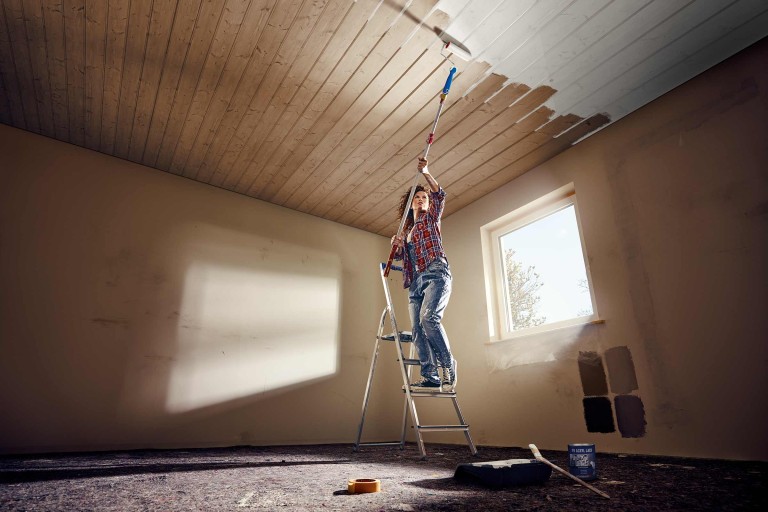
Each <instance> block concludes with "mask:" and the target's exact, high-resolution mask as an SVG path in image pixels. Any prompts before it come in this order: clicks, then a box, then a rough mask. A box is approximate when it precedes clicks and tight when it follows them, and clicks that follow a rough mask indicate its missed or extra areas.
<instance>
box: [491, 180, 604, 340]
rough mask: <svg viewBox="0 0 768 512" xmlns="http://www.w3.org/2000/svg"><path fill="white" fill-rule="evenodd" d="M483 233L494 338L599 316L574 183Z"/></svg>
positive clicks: (569, 324) (580, 322)
mask: <svg viewBox="0 0 768 512" xmlns="http://www.w3.org/2000/svg"><path fill="white" fill-rule="evenodd" d="M481 234H482V239H483V257H484V260H485V261H484V263H485V276H486V293H487V298H488V305H489V306H488V307H489V311H488V317H489V323H490V327H491V338H492V340H496V341H497V340H503V339H509V338H514V337H518V336H522V335H527V334H533V333H538V332H544V331H549V330H553V329H559V328H561V327H568V326H571V325H578V324H585V323H590V322H594V321H596V320H597V318H598V317H597V310H596V308H595V301H594V294H593V291H592V286H591V280H590V276H589V268H588V266H587V264H586V258H585V257H584V254H585V251H584V243H583V240H582V237H581V230H580V229H579V216H578V209H577V204H576V195H575V192H574V188H573V185H572V184H571V185H568V186H566V187H563V188H561V189H558V190H557V191H555V192H552V193H551V194H547V195H546V196H544V197H542V198H541V199H538V200H536V201H534V202H532V203H530V204H528V205H526V206H524V207H522V208H519V209H517V210H515V211H513V212H512V213H510V214H508V215H505V216H504V217H502V218H501V219H498V220H496V221H494V222H492V223H490V224H488V225H486V226H483V227H482V228H481Z"/></svg>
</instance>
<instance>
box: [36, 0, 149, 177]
mask: <svg viewBox="0 0 768 512" xmlns="http://www.w3.org/2000/svg"><path fill="white" fill-rule="evenodd" d="M129 7H130V6H129V5H128V4H127V3H125V2H110V4H109V10H108V16H107V40H106V58H105V61H104V94H103V98H102V107H101V108H102V114H101V115H102V118H101V140H100V144H99V146H100V148H101V151H102V152H103V153H107V154H112V153H113V151H114V148H115V137H116V136H117V118H118V114H119V111H120V89H121V87H122V86H121V83H122V79H123V67H124V66H125V55H126V47H127V37H128V19H129ZM59 21H60V22H61V23H62V24H63V20H59ZM45 26H46V32H48V27H50V26H51V24H50V23H48V18H46V23H45ZM55 26H57V27H58V26H59V23H57V24H56V25H55ZM56 60H58V59H57V58H54V61H56ZM57 74H58V73H57ZM152 163H153V164H154V161H153V162H152Z"/></svg>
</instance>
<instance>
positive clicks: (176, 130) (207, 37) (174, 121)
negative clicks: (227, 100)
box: [153, 0, 230, 170]
mask: <svg viewBox="0 0 768 512" xmlns="http://www.w3.org/2000/svg"><path fill="white" fill-rule="evenodd" d="M224 5H225V2H224V1H223V0H211V1H204V2H203V3H202V5H201V8H200V13H199V14H198V16H197V21H196V23H195V28H194V30H193V32H192V37H191V41H190V44H189V51H188V52H187V55H186V58H185V60H184V65H183V67H182V72H181V75H180V77H179V82H178V85H177V87H176V90H175V91H174V94H173V100H172V103H171V108H170V112H169V115H168V121H167V122H166V124H165V130H164V131H163V134H162V137H161V139H160V140H161V142H160V145H159V147H158V150H157V157H156V159H155V163H154V164H153V166H156V167H159V168H161V169H165V170H167V169H168V168H169V166H170V162H171V160H172V158H173V152H174V150H175V149H176V144H177V142H178V140H179V137H180V136H181V131H182V129H183V127H184V123H185V122H186V120H187V116H188V114H189V111H190V108H191V107H192V100H193V98H194V96H195V92H196V91H197V90H198V88H199V86H200V82H201V79H202V78H203V77H204V76H205V71H206V69H208V66H209V65H210V66H212V67H214V68H215V57H214V55H213V54H212V53H211V48H212V47H213V44H214V42H215V39H216V33H217V31H218V29H219V27H220V26H221V25H222V19H224V17H225V15H226V14H227V13H228V12H230V11H228V10H225V9H224Z"/></svg>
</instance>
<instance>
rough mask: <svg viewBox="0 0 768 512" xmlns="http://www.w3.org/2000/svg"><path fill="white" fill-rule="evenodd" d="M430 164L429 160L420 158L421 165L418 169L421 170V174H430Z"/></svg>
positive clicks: (419, 164) (418, 165)
mask: <svg viewBox="0 0 768 512" xmlns="http://www.w3.org/2000/svg"><path fill="white" fill-rule="evenodd" d="M428 164H429V160H427V159H426V158H422V157H419V163H418V164H417V167H418V168H419V172H420V173H421V174H429V168H428V167H427V165H428Z"/></svg>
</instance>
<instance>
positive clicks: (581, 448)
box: [568, 443, 597, 480]
mask: <svg viewBox="0 0 768 512" xmlns="http://www.w3.org/2000/svg"><path fill="white" fill-rule="evenodd" d="M568 471H569V472H570V473H571V474H572V475H573V476H577V477H579V478H581V479H582V480H594V479H595V478H597V460H596V458H595V445H594V444H586V443H580V444H569V445H568Z"/></svg>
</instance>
